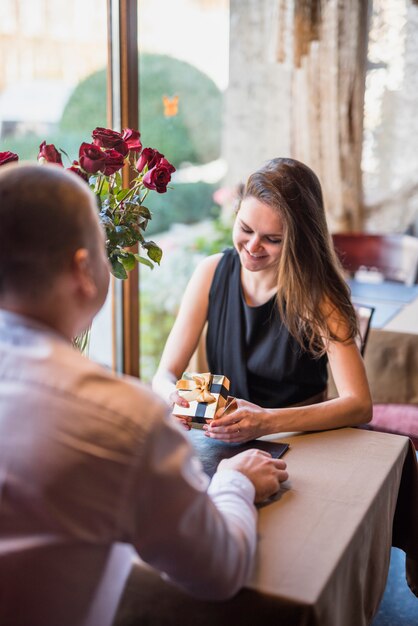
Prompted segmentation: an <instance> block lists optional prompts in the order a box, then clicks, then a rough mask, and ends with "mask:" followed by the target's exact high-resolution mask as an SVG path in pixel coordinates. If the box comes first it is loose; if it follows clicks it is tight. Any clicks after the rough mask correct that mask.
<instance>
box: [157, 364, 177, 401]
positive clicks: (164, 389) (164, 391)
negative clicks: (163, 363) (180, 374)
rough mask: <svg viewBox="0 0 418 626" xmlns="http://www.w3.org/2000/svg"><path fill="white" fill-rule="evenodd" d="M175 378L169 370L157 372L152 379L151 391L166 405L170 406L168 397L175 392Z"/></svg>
mask: <svg viewBox="0 0 418 626" xmlns="http://www.w3.org/2000/svg"><path fill="white" fill-rule="evenodd" d="M176 382H177V378H176V376H175V375H174V374H173V372H170V371H169V370H157V372H156V374H155V376H154V377H153V379H152V383H151V386H152V390H153V391H154V392H155V393H156V394H158V395H159V396H160V397H161V398H163V400H165V401H166V402H167V404H172V402H171V400H170V396H171V394H172V393H174V392H175V391H176Z"/></svg>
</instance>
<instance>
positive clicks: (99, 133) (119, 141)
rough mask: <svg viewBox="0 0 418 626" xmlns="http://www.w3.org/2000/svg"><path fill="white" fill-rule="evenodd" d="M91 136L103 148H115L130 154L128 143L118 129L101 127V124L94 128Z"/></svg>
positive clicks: (122, 152) (124, 154) (124, 153)
mask: <svg viewBox="0 0 418 626" xmlns="http://www.w3.org/2000/svg"><path fill="white" fill-rule="evenodd" d="M91 136H92V137H93V139H94V141H93V143H94V144H95V145H96V146H100V147H101V148H113V149H114V150H117V151H118V152H119V153H120V154H122V155H123V156H126V155H127V154H128V151H129V148H128V144H127V143H126V142H125V141H124V140H123V137H122V135H121V133H118V132H117V131H116V130H111V129H110V128H101V127H100V126H99V127H97V128H95V129H94V131H93V132H92V134H91Z"/></svg>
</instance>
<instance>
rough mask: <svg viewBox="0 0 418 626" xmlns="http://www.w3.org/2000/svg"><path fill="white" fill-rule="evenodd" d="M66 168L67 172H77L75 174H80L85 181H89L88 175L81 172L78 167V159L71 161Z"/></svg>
mask: <svg viewBox="0 0 418 626" xmlns="http://www.w3.org/2000/svg"><path fill="white" fill-rule="evenodd" d="M67 170H68V171H69V172H74V174H77V176H80V178H82V179H83V180H85V181H86V183H88V182H89V177H88V175H87V174H86V172H83V170H82V169H80V164H79V162H78V161H73V164H72V165H71V167H67Z"/></svg>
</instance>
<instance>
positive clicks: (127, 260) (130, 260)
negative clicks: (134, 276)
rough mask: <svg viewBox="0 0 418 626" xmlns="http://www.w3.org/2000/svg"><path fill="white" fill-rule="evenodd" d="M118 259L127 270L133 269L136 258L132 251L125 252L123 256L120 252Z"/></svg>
mask: <svg viewBox="0 0 418 626" xmlns="http://www.w3.org/2000/svg"><path fill="white" fill-rule="evenodd" d="M119 259H120V262H121V263H122V265H123V267H124V268H125V269H126V271H127V272H130V271H131V270H133V269H134V267H135V265H136V259H135V255H133V254H132V252H125V254H124V255H123V256H122V255H121V254H120V255H119Z"/></svg>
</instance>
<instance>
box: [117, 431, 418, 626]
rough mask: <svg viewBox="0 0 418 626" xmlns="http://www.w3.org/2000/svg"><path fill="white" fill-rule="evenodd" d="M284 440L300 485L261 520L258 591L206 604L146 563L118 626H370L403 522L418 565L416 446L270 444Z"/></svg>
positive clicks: (373, 437)
mask: <svg viewBox="0 0 418 626" xmlns="http://www.w3.org/2000/svg"><path fill="white" fill-rule="evenodd" d="M278 438H279V440H280V441H284V442H287V443H289V444H290V449H289V451H288V452H287V454H286V457H285V458H286V461H287V463H288V469H289V474H290V479H289V481H287V483H285V486H284V488H282V489H281V491H280V494H279V496H278V497H277V499H275V501H274V502H272V503H270V504H268V505H267V506H264V507H262V508H261V509H260V511H259V513H260V515H259V541H258V550H257V556H256V562H255V567H254V572H253V575H252V578H251V580H250V582H249V584H248V587H247V588H246V589H243V590H242V591H241V592H239V593H238V594H237V596H235V598H233V599H232V600H229V601H227V602H222V603H210V602H203V601H198V600H195V599H192V598H190V597H189V596H187V595H186V594H184V593H183V592H182V591H180V590H178V589H176V588H175V587H174V586H172V585H170V584H169V583H167V582H165V581H164V580H162V579H161V578H160V577H159V575H158V574H157V573H156V572H155V571H153V570H151V569H150V568H148V567H147V566H145V565H144V564H139V565H138V566H137V567H136V568H135V570H134V571H133V572H132V575H131V578H130V582H129V586H128V588H127V591H126V595H125V599H124V602H123V604H122V609H121V613H120V617H119V620H120V621H118V622H117V624H116V626H120V625H121V624H123V623H124V621H123V620H124V619H125V620H126V622H125V623H131V624H132V625H134V624H147V626H162V625H164V626H171V625H172V626H178V625H179V624H181V625H182V626H213V624H216V625H217V626H223V625H227V626H231V624H239V625H240V626H254V624H266V625H270V624H278V625H283V626H284V625H286V626H296V625H300V626H302V625H303V626H366V625H367V624H369V623H370V620H371V619H372V617H373V615H374V614H375V612H376V611H377V608H378V605H379V602H380V600H381V597H382V595H383V591H384V588H385V583H386V577H387V572H388V566H389V558H390V546H391V541H392V524H393V523H394V545H398V546H399V547H405V546H407V548H408V550H409V553H410V554H412V553H413V554H414V555H415V557H414V558H418V538H417V533H418V480H417V478H416V477H417V476H418V472H417V469H416V457H415V454H414V451H413V449H412V446H411V445H410V442H409V440H408V439H407V438H406V437H401V436H397V435H389V434H386V433H377V432H370V431H364V430H360V429H355V428H344V429H339V430H333V431H326V432H320V433H310V434H287V435H284V434H281V435H279V436H278V435H276V436H275V437H274V436H269V437H266V438H265V439H276V440H277V439H278ZM408 472H409V476H408ZM411 477H412V478H411ZM411 481H412V482H413V481H415V482H413V488H414V489H415V494H416V495H417V497H416V498H412V500H411V498H410V497H409V494H410V491H411V488H412V487H411V484H412V483H411ZM398 494H400V495H399V499H398ZM394 520H395V521H394ZM399 544H402V545H399ZM129 616H130V617H131V618H132V617H133V616H135V619H132V621H131V622H129V621H128V618H129Z"/></svg>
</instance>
